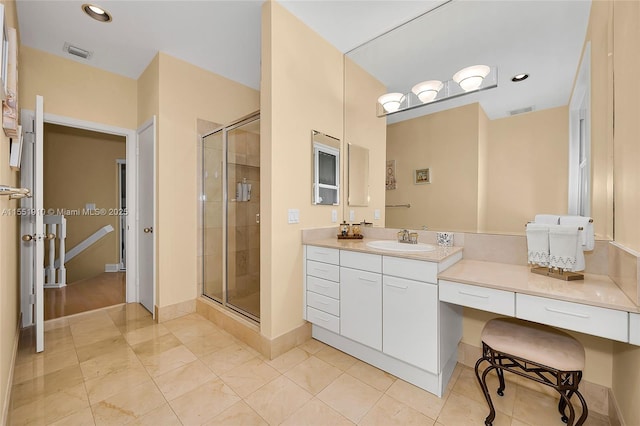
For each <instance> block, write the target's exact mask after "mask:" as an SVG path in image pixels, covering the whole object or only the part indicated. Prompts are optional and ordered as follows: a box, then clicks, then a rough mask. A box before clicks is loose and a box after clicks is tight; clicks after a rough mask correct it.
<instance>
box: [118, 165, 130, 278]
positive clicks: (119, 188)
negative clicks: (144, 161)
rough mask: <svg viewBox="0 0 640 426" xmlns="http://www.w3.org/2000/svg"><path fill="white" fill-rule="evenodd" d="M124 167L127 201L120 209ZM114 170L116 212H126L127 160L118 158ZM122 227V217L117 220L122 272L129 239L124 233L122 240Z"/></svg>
mask: <svg viewBox="0 0 640 426" xmlns="http://www.w3.org/2000/svg"><path fill="white" fill-rule="evenodd" d="M123 167H124V176H125V198H126V200H127V203H126V204H127V205H125V207H122V168H123ZM116 169H117V173H118V211H119V212H122V211H123V210H126V209H127V207H128V204H129V203H128V201H129V199H128V195H127V192H126V182H127V180H128V178H129V177H128V176H127V159H126V158H124V159H122V158H118V159H117V160H116ZM124 222H125V223H124V228H125V230H126V226H127V221H126V216H125V221H124ZM122 228H123V226H122V217H120V218H118V252H119V253H118V254H119V256H118V270H119V271H122V270H123V269H124V270H125V271H126V265H127V246H126V244H127V238H128V237H129V236H128V235H127V234H126V232H125V235H124V238H123V235H122V231H123V229H122ZM121 239H124V243H125V247H124V256H125V257H124V259H123V258H122V248H121V245H122V241H121Z"/></svg>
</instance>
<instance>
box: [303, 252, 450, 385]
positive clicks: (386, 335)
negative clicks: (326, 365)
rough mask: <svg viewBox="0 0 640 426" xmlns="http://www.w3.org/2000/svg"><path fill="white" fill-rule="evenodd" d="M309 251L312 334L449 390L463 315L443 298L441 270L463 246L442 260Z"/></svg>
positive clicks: (307, 268)
mask: <svg viewBox="0 0 640 426" xmlns="http://www.w3.org/2000/svg"><path fill="white" fill-rule="evenodd" d="M326 250H334V251H335V252H330V251H329V252H327V251H326ZM304 253H305V263H304V264H305V276H304V284H305V290H304V294H305V300H304V310H305V315H306V317H305V318H306V319H307V320H308V321H309V322H311V323H313V327H312V335H313V337H314V338H316V339H318V340H320V341H322V342H324V343H327V344H328V345H331V346H333V347H335V348H337V349H340V350H341V351H343V352H346V353H348V354H350V355H353V356H355V357H356V358H359V359H361V360H363V361H365V362H367V363H369V364H371V365H374V366H376V367H378V368H380V369H382V370H385V371H387V372H389V373H391V374H393V375H395V376H397V377H400V378H402V379H404V380H406V381H408V382H410V383H413V384H414V385H416V386H419V387H421V388H423V389H425V390H427V391H429V392H431V393H434V394H436V395H438V396H440V395H442V393H443V392H444V389H445V388H446V385H447V383H448V381H449V378H450V377H451V374H452V373H453V368H454V367H455V365H456V361H457V345H458V341H459V340H460V338H461V335H462V320H461V318H462V315H461V310H460V309H459V308H457V307H455V306H451V305H448V304H446V303H440V301H439V300H438V280H437V275H438V272H439V271H440V270H443V269H446V268H448V267H449V266H451V265H452V264H454V263H455V262H457V261H459V260H460V259H461V258H462V253H461V252H457V253H454V255H452V256H449V257H447V258H446V259H444V260H443V261H441V262H437V261H427V260H416V259H407V258H402V257H397V256H387V255H381V254H372V253H364V252H358V251H351V250H343V249H338V250H336V249H329V248H323V247H316V246H310V245H308V246H305V251H304ZM336 253H337V254H336ZM335 268H337V270H336V269H335ZM336 309H339V312H338V313H337V314H336Z"/></svg>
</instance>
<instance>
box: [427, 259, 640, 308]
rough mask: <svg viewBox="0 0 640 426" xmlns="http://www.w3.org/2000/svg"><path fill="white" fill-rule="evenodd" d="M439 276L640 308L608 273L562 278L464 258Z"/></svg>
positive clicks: (527, 292)
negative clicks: (580, 277)
mask: <svg viewBox="0 0 640 426" xmlns="http://www.w3.org/2000/svg"><path fill="white" fill-rule="evenodd" d="M438 278H439V279H441V280H447V281H455V282H458V283H463V284H471V285H477V286H481V287H489V288H495V289H498V290H505V291H512V292H515V293H522V294H529V295H532V296H540V297H548V298H552V299H558V300H565V301H568V302H576V303H583V304H586V305H592V306H600V307H603V308H609V309H616V310H620V311H629V312H640V309H639V308H638V306H637V305H635V304H634V303H633V302H632V301H631V300H630V299H629V298H628V297H627V296H626V295H625V294H624V293H623V292H622V290H621V289H620V288H619V287H618V286H617V285H616V283H614V282H613V281H612V280H611V278H609V277H608V276H606V275H595V274H585V276H584V280H579V281H561V280H559V279H557V278H550V277H545V276H543V275H538V274H534V273H532V272H531V271H530V268H529V267H528V266H521V265H510V264H506V263H496V262H484V261H479V260H470V259H463V260H461V261H460V262H457V263H456V264H455V265H453V266H451V267H450V268H449V269H447V270H445V271H443V272H440V273H439V274H438Z"/></svg>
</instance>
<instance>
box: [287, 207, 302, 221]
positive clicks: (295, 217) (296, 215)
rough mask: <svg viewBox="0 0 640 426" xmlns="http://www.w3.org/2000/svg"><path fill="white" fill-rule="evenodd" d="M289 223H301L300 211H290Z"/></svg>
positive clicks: (288, 214) (288, 215)
mask: <svg viewBox="0 0 640 426" xmlns="http://www.w3.org/2000/svg"><path fill="white" fill-rule="evenodd" d="M287 222H288V223H300V209H289V211H288V213H287Z"/></svg>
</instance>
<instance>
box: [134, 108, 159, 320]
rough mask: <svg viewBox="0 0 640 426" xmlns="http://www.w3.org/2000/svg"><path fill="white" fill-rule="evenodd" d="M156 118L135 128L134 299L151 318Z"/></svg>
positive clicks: (153, 283)
mask: <svg viewBox="0 0 640 426" xmlns="http://www.w3.org/2000/svg"><path fill="white" fill-rule="evenodd" d="M155 142H156V119H155V117H153V118H152V119H151V120H149V121H148V122H147V123H145V124H144V125H143V126H142V127H140V128H139V129H138V190H137V194H138V226H137V228H136V229H137V230H138V262H137V265H138V300H139V301H140V303H141V304H142V306H144V307H145V308H146V309H147V310H148V311H149V312H151V313H152V314H153V315H154V317H155V310H154V304H155V295H156V294H155V293H156V291H155V290H156V286H155V234H154V226H155Z"/></svg>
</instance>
